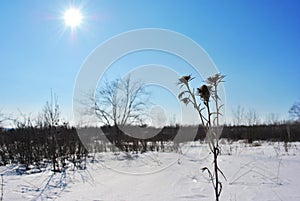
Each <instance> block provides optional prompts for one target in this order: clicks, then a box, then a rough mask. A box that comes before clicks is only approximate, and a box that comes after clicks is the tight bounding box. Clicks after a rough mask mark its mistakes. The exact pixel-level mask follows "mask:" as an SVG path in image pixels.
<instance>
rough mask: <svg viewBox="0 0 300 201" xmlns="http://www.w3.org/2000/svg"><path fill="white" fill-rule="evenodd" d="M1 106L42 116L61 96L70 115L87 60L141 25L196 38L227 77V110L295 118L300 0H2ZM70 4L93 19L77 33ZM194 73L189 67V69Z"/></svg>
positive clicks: (299, 65) (87, 19)
mask: <svg viewBox="0 0 300 201" xmlns="http://www.w3.org/2000/svg"><path fill="white" fill-rule="evenodd" d="M0 5H1V6H0V27H1V31H0V44H1V45H0V48H1V54H0V55H1V56H0V58H1V59H0V70H1V71H0V72H1V73H0V92H1V98H0V108H1V109H2V110H3V111H4V112H6V113H10V112H13V113H15V114H17V112H16V111H17V109H20V110H21V111H23V112H25V113H29V112H33V113H34V114H35V113H37V112H38V111H40V110H41V108H42V107H43V105H44V104H45V102H46V101H47V100H48V99H49V97H50V91H51V89H52V90H53V91H54V92H55V93H56V94H57V95H58V98H59V103H60V106H61V109H62V111H63V115H64V118H65V119H69V118H71V115H72V93H73V87H74V83H75V80H76V76H77V74H78V72H79V70H80V66H81V65H82V63H83V62H84V60H85V58H86V57H87V56H88V55H89V53H90V52H91V51H92V50H93V49H94V48H96V47H97V46H98V45H99V44H101V43H102V42H104V41H105V40H107V39H109V38H110V37H112V36H114V35H116V34H120V33H122V32H124V31H129V30H132V29H138V28H164V29H170V30H173V31H176V32H179V33H182V34H185V35H186V36H188V37H190V38H191V39H193V40H194V41H196V42H197V43H198V44H199V45H201V46H202V47H203V48H204V49H205V50H206V51H207V52H208V54H209V55H210V56H211V57H212V59H213V60H214V62H215V63H216V65H217V67H218V69H219V70H220V72H221V73H223V74H225V75H227V77H226V84H225V87H226V97H227V110H228V111H229V113H230V110H231V109H232V108H236V107H237V105H241V106H243V107H244V108H246V109H248V108H253V109H255V110H256V111H257V112H258V114H260V115H261V116H262V118H264V117H265V116H266V115H267V114H269V113H275V114H278V115H279V116H280V118H287V117H288V113H287V111H288V110H289V108H290V106H291V105H292V104H293V103H294V102H295V101H296V100H297V99H299V98H300V90H299V86H300V79H299V75H300V37H299V36H300V2H299V1H290V0H287V1H281V0H247V1H208V0H207V1H203V0H199V1H173V0H172V1H171V0H170V1H61V0H59V1H39V0H36V1H33V0H27V1H21V0H19V1H17V0H15V1H3V2H1V3H0ZM70 5H73V6H75V7H76V6H79V7H81V8H82V12H83V15H84V16H85V19H84V20H83V23H82V25H81V27H79V28H78V29H77V30H76V35H75V36H74V35H72V34H71V31H70V29H66V28H65V27H64V22H63V20H62V19H61V18H62V15H63V12H64V10H65V9H66V8H68V7H69V6H70ZM186 73H187V74H188V73H189V72H186Z"/></svg>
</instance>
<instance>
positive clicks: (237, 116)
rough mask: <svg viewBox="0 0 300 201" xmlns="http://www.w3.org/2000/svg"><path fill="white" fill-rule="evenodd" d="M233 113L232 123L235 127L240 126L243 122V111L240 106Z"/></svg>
mask: <svg viewBox="0 0 300 201" xmlns="http://www.w3.org/2000/svg"><path fill="white" fill-rule="evenodd" d="M232 113H233V123H234V124H235V125H242V124H243V123H244V120H245V109H244V108H243V107H241V106H240V105H238V106H237V108H236V109H233V110H232Z"/></svg>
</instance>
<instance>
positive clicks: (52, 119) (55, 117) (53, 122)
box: [42, 90, 60, 172]
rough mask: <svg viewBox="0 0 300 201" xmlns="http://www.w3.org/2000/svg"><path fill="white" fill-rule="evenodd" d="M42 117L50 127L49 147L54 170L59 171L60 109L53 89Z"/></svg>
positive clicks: (44, 123) (45, 124)
mask: <svg viewBox="0 0 300 201" xmlns="http://www.w3.org/2000/svg"><path fill="white" fill-rule="evenodd" d="M42 117H43V123H42V124H43V126H44V127H49V134H50V136H51V138H50V140H51V142H49V143H50V146H49V147H48V148H49V153H50V154H51V159H52V165H53V171H54V172H57V171H59V167H58V161H57V157H58V153H57V139H56V135H57V129H56V127H57V126H58V124H59V118H60V110H59V105H58V101H57V96H56V95H55V94H54V97H53V93H52V90H51V100H50V102H49V101H47V102H46V105H45V106H44V108H43V113H42ZM57 168H58V169H57Z"/></svg>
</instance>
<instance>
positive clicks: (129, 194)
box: [0, 140, 300, 201]
mask: <svg viewBox="0 0 300 201" xmlns="http://www.w3.org/2000/svg"><path fill="white" fill-rule="evenodd" d="M259 145H261V146H259ZM221 147H222V154H221V155H220V156H219V164H220V168H221V169H222V170H223V172H224V174H225V176H226V177H227V181H225V179H224V178H221V180H222V183H223V191H222V193H221V200H224V201H225V200H226V201H230V200H232V201H235V200H241V201H245V200H253V201H254V200H255V201H257V200H264V201H266V200H270V201H271V200H288V201H293V200H294V201H296V200H300V190H299V189H300V188H299V186H300V171H299V170H300V169H299V168H300V143H299V142H297V143H289V144H288V147H287V148H288V152H286V150H285V147H284V143H278V142H254V143H253V144H252V145H251V144H246V143H243V142H233V143H229V142H227V141H224V140H223V143H222V145H221ZM181 152H182V153H179V152H178V153H175V152H164V153H162V152H148V153H143V154H125V153H117V154H116V153H101V154H97V155H96V156H95V160H94V161H93V162H91V158H90V159H89V160H88V162H87V170H76V171H71V170H68V171H66V173H65V174H62V173H56V174H54V173H53V172H51V171H50V170H49V169H48V170H45V171H44V172H41V173H36V174H30V175H16V174H15V171H14V170H13V167H12V166H6V167H3V166H2V167H0V172H1V173H2V174H3V176H2V181H1V182H3V195H2V196H3V200H8V201H11V200H64V201H66V200H91V201H96V200H98V201H100V200H101V201H142V200H149V201H157V200H159V201H184V200H187V201H193V200H214V192H213V187H212V184H211V183H210V181H209V178H208V175H207V174H206V172H204V173H202V172H201V168H202V167H205V166H209V167H210V166H211V165H212V155H211V154H209V152H208V148H207V145H206V144H200V143H199V142H189V143H185V144H184V145H183V146H182V147H181ZM0 190H1V189H0ZM0 192H2V190H1V191H0Z"/></svg>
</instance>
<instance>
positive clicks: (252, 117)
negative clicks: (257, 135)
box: [245, 109, 259, 126]
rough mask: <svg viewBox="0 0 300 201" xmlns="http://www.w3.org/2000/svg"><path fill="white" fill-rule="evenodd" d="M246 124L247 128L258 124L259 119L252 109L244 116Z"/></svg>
mask: <svg viewBox="0 0 300 201" xmlns="http://www.w3.org/2000/svg"><path fill="white" fill-rule="evenodd" d="M245 117H246V120H247V124H248V125H249V126H253V125H257V124H258V123H259V118H258V115H257V113H256V111H255V110H254V109H249V110H248V111H247V113H246V114H245Z"/></svg>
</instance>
